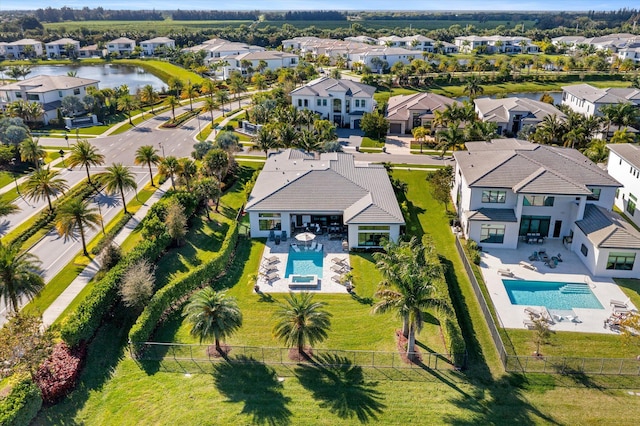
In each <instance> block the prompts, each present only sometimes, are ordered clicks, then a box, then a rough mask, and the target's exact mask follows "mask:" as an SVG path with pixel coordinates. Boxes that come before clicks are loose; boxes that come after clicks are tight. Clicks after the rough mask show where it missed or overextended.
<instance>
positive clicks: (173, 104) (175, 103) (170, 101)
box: [165, 95, 180, 121]
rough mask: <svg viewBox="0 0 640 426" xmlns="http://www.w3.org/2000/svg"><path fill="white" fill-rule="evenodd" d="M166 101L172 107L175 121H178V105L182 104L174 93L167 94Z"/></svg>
mask: <svg viewBox="0 0 640 426" xmlns="http://www.w3.org/2000/svg"><path fill="white" fill-rule="evenodd" d="M165 101H166V102H167V105H169V106H170V107H171V115H172V117H173V121H176V107H177V106H180V101H179V100H178V98H176V97H175V96H173V95H169V96H167V98H166V99H165Z"/></svg>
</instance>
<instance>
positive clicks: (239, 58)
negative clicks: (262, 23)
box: [216, 50, 300, 79]
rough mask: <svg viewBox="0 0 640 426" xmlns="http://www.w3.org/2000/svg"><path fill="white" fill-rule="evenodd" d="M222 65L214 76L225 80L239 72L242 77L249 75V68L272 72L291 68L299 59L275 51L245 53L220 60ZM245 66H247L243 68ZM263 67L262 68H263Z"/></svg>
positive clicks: (293, 55) (295, 56)
mask: <svg viewBox="0 0 640 426" xmlns="http://www.w3.org/2000/svg"><path fill="white" fill-rule="evenodd" d="M220 60H221V61H222V62H223V65H221V66H220V67H218V68H217V69H216V75H218V76H220V77H222V78H223V79H227V78H229V77H230V76H231V74H232V73H233V72H240V73H241V74H242V75H247V74H248V73H249V67H250V68H251V69H253V71H254V72H255V71H259V70H272V71H275V70H277V69H280V68H293V67H296V66H297V65H298V63H299V62H300V58H299V57H298V55H296V54H294V53H289V52H279V51H276V50H263V51H257V52H245V53H241V54H239V55H229V56H224V57H222V58H220ZM245 64H248V65H247V66H245ZM263 67H264V68H263Z"/></svg>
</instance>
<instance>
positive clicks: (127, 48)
mask: <svg viewBox="0 0 640 426" xmlns="http://www.w3.org/2000/svg"><path fill="white" fill-rule="evenodd" d="M135 48H136V41H135V40H131V39H130V38H126V37H120V38H117V39H115V40H111V41H110V42H108V43H107V53H109V54H113V55H118V56H123V55H131V54H132V53H133V51H134V49H135Z"/></svg>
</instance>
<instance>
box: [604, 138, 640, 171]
mask: <svg viewBox="0 0 640 426" xmlns="http://www.w3.org/2000/svg"><path fill="white" fill-rule="evenodd" d="M607 148H609V149H610V150H611V151H613V152H615V153H616V154H617V155H618V157H621V158H623V159H624V160H625V161H626V162H627V163H629V164H631V165H632V166H634V167H635V168H637V169H640V146H638V145H634V144H630V143H617V144H608V145H607Z"/></svg>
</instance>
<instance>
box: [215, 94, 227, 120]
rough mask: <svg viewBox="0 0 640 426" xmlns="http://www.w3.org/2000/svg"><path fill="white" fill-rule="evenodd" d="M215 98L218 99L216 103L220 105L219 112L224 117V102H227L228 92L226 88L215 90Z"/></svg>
mask: <svg viewBox="0 0 640 426" xmlns="http://www.w3.org/2000/svg"><path fill="white" fill-rule="evenodd" d="M216 100H217V101H218V104H219V105H220V112H221V113H222V116H223V117H224V116H225V114H224V104H225V103H226V102H229V92H227V91H226V90H218V91H217V92H216Z"/></svg>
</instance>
